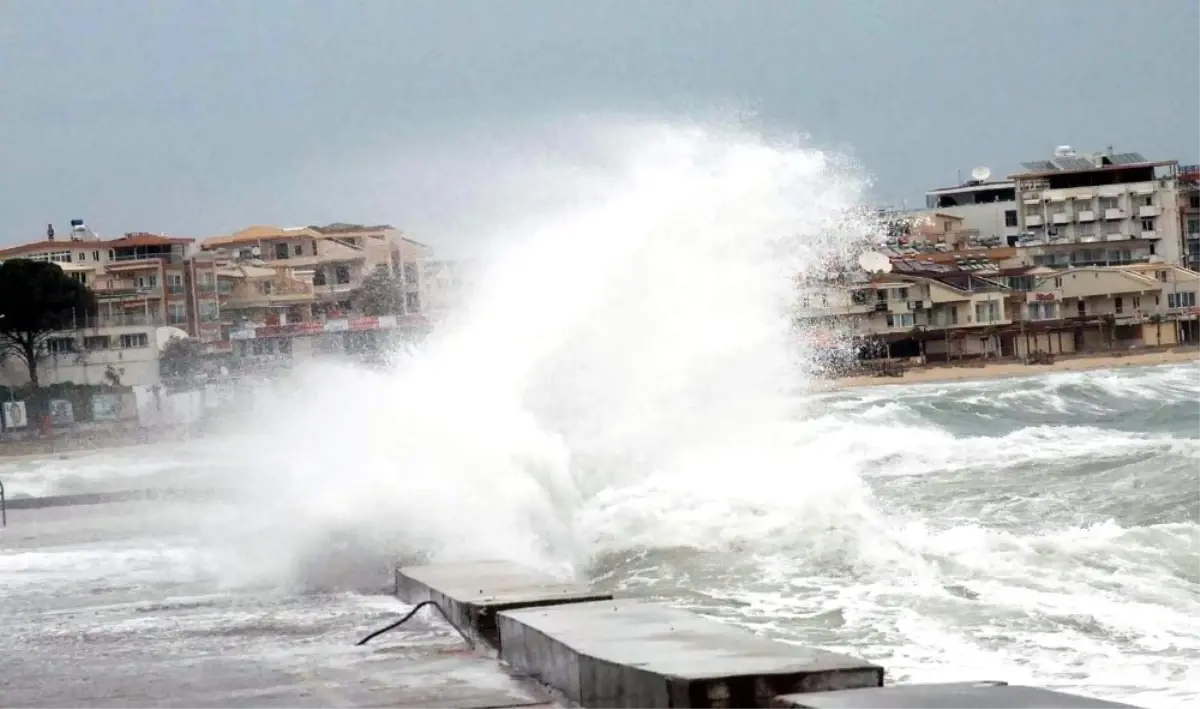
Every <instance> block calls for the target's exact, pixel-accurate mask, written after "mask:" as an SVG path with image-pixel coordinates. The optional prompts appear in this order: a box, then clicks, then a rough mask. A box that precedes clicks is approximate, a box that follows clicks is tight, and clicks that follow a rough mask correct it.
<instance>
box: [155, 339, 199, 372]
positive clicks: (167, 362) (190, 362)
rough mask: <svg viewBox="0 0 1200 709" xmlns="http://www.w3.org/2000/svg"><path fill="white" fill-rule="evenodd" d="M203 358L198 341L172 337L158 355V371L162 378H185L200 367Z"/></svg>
mask: <svg viewBox="0 0 1200 709" xmlns="http://www.w3.org/2000/svg"><path fill="white" fill-rule="evenodd" d="M203 359H204V353H203V352H202V351H201V349H200V343H199V342H197V341H195V340H193V339H192V338H190V337H172V338H171V339H170V340H167V344H166V345H164V346H163V349H162V352H161V353H160V354H159V356H158V371H159V374H161V375H162V378H163V379H186V378H189V377H191V376H192V375H193V374H195V373H196V372H197V371H198V370H199V369H200V364H201V362H202V361H203Z"/></svg>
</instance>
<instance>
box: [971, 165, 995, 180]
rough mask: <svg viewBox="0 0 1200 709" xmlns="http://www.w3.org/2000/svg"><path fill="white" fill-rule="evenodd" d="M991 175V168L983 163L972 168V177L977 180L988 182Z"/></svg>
mask: <svg viewBox="0 0 1200 709" xmlns="http://www.w3.org/2000/svg"><path fill="white" fill-rule="evenodd" d="M991 176H992V170H991V168H987V167H984V166H983V165H980V166H979V167H976V168H972V169H971V179H972V180H975V181H976V182H987V178H989V177H991Z"/></svg>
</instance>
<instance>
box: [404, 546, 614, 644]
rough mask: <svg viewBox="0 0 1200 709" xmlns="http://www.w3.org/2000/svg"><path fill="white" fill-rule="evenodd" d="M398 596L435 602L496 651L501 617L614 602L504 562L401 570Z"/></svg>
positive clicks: (454, 619)
mask: <svg viewBox="0 0 1200 709" xmlns="http://www.w3.org/2000/svg"><path fill="white" fill-rule="evenodd" d="M396 596H398V597H399V598H401V599H403V600H405V601H407V602H409V603H420V602H422V601H435V602H436V603H437V604H438V605H439V606H441V607H442V609H443V610H445V611H446V615H448V616H450V619H451V620H452V621H454V623H455V624H456V625H458V627H459V628H461V629H462V630H464V631H466V632H469V633H472V634H473V635H475V636H476V637H477V638H480V639H482V640H483V641H485V642H487V643H488V644H489V645H491V646H492V647H496V648H499V647H500V642H501V640H500V633H499V631H498V630H497V628H496V614H497V613H499V612H501V611H506V610H512V609H517V608H536V607H539V606H548V605H557V604H561V603H580V602H583V601H600V600H607V599H611V598H612V594H609V593H597V592H594V591H591V590H589V589H588V588H587V587H586V586H582V585H580V584H575V583H564V582H562V581H559V580H558V579H555V578H553V577H552V576H548V575H546V574H542V573H538V572H536V571H533V570H531V569H527V568H525V567H523V566H519V565H517V564H512V563H509V562H506V561H483V562H472V563H464V564H432V565H428V566H403V567H397V568H396Z"/></svg>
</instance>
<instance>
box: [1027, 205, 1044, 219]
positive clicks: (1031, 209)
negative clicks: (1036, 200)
mask: <svg viewBox="0 0 1200 709" xmlns="http://www.w3.org/2000/svg"><path fill="white" fill-rule="evenodd" d="M1041 215H1042V205H1040V204H1027V205H1025V216H1027V217H1040V216H1041Z"/></svg>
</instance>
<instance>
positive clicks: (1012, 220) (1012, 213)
mask: <svg viewBox="0 0 1200 709" xmlns="http://www.w3.org/2000/svg"><path fill="white" fill-rule="evenodd" d="M1004 226H1017V210H1015V209H1006V210H1004Z"/></svg>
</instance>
